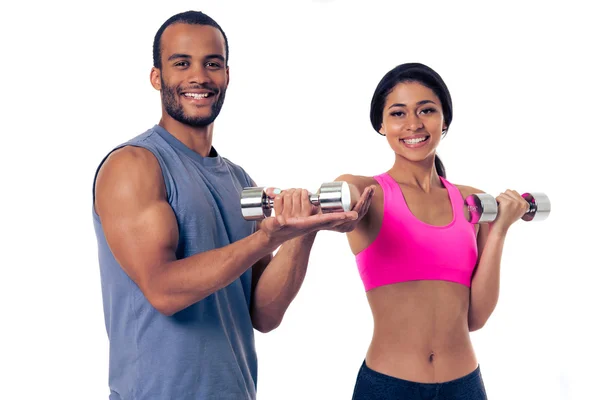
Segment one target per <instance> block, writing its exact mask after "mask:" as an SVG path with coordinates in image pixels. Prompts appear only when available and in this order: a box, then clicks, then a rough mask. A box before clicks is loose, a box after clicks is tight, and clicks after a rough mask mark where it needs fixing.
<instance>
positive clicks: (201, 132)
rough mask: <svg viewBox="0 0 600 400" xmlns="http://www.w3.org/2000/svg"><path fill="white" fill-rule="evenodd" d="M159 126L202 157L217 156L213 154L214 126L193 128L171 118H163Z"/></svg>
mask: <svg viewBox="0 0 600 400" xmlns="http://www.w3.org/2000/svg"><path fill="white" fill-rule="evenodd" d="M158 125H159V126H161V127H163V128H164V129H165V130H166V131H167V132H169V133H170V134H171V135H173V136H175V137H176V138H177V139H178V140H179V141H180V142H182V143H183V144H185V145H186V146H187V147H189V148H190V149H192V150H193V151H195V152H196V153H198V154H200V155H201V156H202V157H214V156H215V155H216V153H215V152H214V151H212V152H211V150H212V135H213V124H210V125H208V126H202V127H193V126H189V125H185V124H182V123H181V122H179V121H176V120H174V119H171V118H161V120H160V121H159V123H158Z"/></svg>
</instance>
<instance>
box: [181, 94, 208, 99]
mask: <svg viewBox="0 0 600 400" xmlns="http://www.w3.org/2000/svg"><path fill="white" fill-rule="evenodd" d="M208 95H209V93H185V94H184V96H185V97H191V98H194V99H204V98H207V97H208Z"/></svg>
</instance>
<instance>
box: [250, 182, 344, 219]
mask: <svg viewBox="0 0 600 400" xmlns="http://www.w3.org/2000/svg"><path fill="white" fill-rule="evenodd" d="M265 189H266V188H265V187H247V188H244V189H243V190H242V194H241V198H240V204H241V207H242V215H243V216H244V219H246V220H248V221H255V220H260V219H263V218H266V217H270V216H271V212H272V210H273V199H272V198H270V197H269V196H267V193H266V192H265ZM309 198H310V202H311V203H312V204H314V205H315V206H320V207H321V210H322V211H323V213H331V212H341V211H350V204H351V196H350V187H349V186H348V183H346V182H327V183H323V184H322V185H321V187H320V188H319V190H318V191H317V193H314V194H310V196H309Z"/></svg>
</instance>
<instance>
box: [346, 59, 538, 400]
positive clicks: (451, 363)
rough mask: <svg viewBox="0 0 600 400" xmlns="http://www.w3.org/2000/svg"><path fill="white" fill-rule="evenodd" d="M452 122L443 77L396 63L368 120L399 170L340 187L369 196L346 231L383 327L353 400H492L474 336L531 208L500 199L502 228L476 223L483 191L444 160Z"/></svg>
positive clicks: (515, 198)
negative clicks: (452, 175)
mask: <svg viewBox="0 0 600 400" xmlns="http://www.w3.org/2000/svg"><path fill="white" fill-rule="evenodd" d="M451 122H452V100H451V97H450V93H449V92H448V89H447V87H446V85H445V83H444V81H443V80H442V78H441V77H440V76H439V75H438V74H437V73H436V72H435V71H433V70H432V69H431V68H429V67H427V66H425V65H422V64H417V63H410V64H403V65H399V66H397V67H396V68H394V69H392V70H391V71H390V72H388V73H387V74H386V75H385V76H384V77H383V79H382V80H381V82H380V83H379V85H378V86H377V88H376V90H375V93H374V95H373V99H372V102H371V123H372V125H373V128H374V129H375V130H376V131H377V132H379V133H380V134H381V135H383V136H384V137H385V138H386V139H387V141H388V144H389V146H390V147H391V149H392V151H393V152H394V153H395V162H394V164H393V166H392V167H391V168H390V169H389V170H388V171H387V172H385V173H382V174H380V175H377V176H373V177H367V176H356V175H342V176H340V177H338V178H337V179H336V180H338V181H346V182H348V183H349V184H350V185H351V187H352V186H354V187H352V189H353V190H354V191H355V193H357V192H358V193H364V191H367V192H368V191H371V196H372V197H370V198H369V200H370V201H371V204H370V206H369V208H368V210H367V211H366V214H365V215H364V217H363V218H361V219H360V220H359V221H358V222H357V226H356V228H355V229H354V230H352V231H351V232H347V238H348V242H349V245H350V248H351V250H352V252H353V253H354V254H355V256H356V262H357V265H358V270H359V273H360V276H361V278H362V280H363V283H364V287H365V290H366V294H367V299H368V301H369V305H370V307H371V311H372V314H373V319H374V332H373V337H372V342H371V344H370V346H369V349H368V351H367V354H366V357H365V360H364V362H363V364H362V366H361V368H360V370H359V372H358V376H357V380H356V385H355V388H354V396H353V399H354V400H363V399H378V400H385V399H394V400H396V399H403V400H404V399H406V400H412V399H436V400H445V399H473V400H475V399H477V400H479V399H486V398H487V397H486V391H485V388H484V384H483V380H482V377H481V373H480V368H479V363H478V361H477V358H476V356H475V353H474V350H473V346H472V344H471V341H470V337H469V332H472V331H475V330H477V329H480V328H481V327H483V325H484V324H485V323H486V321H487V320H488V318H489V317H490V315H491V313H492V311H493V310H494V308H495V306H496V303H497V301H498V291H499V277H500V259H501V255H502V249H503V245H504V241H505V238H506V234H507V231H508V229H509V227H510V226H511V225H512V224H513V223H514V222H515V221H517V220H518V219H519V218H520V217H521V216H523V215H524V214H525V212H526V211H527V209H528V205H527V202H526V201H525V200H524V199H523V198H522V197H521V196H520V195H519V194H518V193H517V192H515V191H513V190H507V191H506V192H504V193H502V194H500V195H499V196H498V197H497V201H498V203H499V206H498V209H499V211H498V217H497V218H496V220H495V221H494V223H492V224H489V225H485V224H482V225H472V224H471V223H469V222H468V221H467V219H466V218H465V215H464V199H465V198H466V197H467V196H468V195H470V194H473V193H482V191H481V190H478V189H475V188H473V187H469V186H463V185H455V184H453V183H450V182H449V181H448V180H446V174H445V170H444V166H443V164H442V162H441V161H440V159H439V158H438V156H437V155H436V148H437V146H438V144H439V143H440V140H441V139H442V137H444V136H445V135H446V133H447V132H448V128H449V127H450V123H451ZM361 202H363V201H362V200H361ZM359 203H360V202H359ZM360 207H361V204H358V205H357V209H360ZM361 213H362V212H361Z"/></svg>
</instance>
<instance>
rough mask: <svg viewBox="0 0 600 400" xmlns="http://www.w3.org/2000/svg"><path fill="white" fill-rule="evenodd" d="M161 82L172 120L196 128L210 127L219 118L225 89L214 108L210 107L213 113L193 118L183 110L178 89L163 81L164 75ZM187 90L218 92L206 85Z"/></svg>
mask: <svg viewBox="0 0 600 400" xmlns="http://www.w3.org/2000/svg"><path fill="white" fill-rule="evenodd" d="M160 82H161V85H162V86H161V87H162V90H161V97H162V102H163V104H164V107H165V110H166V111H167V114H169V115H170V116H171V118H173V119H174V120H176V121H179V122H181V123H182V124H185V125H189V126H193V127H195V128H197V127H203V126H208V125H210V124H212V123H213V122H214V120H215V119H216V118H217V116H218V115H219V113H220V112H221V107H223V102H224V101H225V91H226V89H225V88H223V89H222V90H219V91H218V98H217V99H216V101H215V102H213V104H212V106H211V107H210V111H211V112H210V115H209V116H208V117H192V116H189V115H186V114H185V111H184V110H183V105H182V104H181V103H179V102H178V100H179V94H178V92H177V88H176V87H173V86H168V85H167V84H166V83H165V81H164V80H163V78H162V75H161V77H160ZM186 89H188V90H190V89H206V90H211V91H213V92H217V90H215V88H212V87H207V86H204V85H200V86H192V87H188V88H186ZM216 95H217V94H216V93H215V94H214V95H213V96H216Z"/></svg>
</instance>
